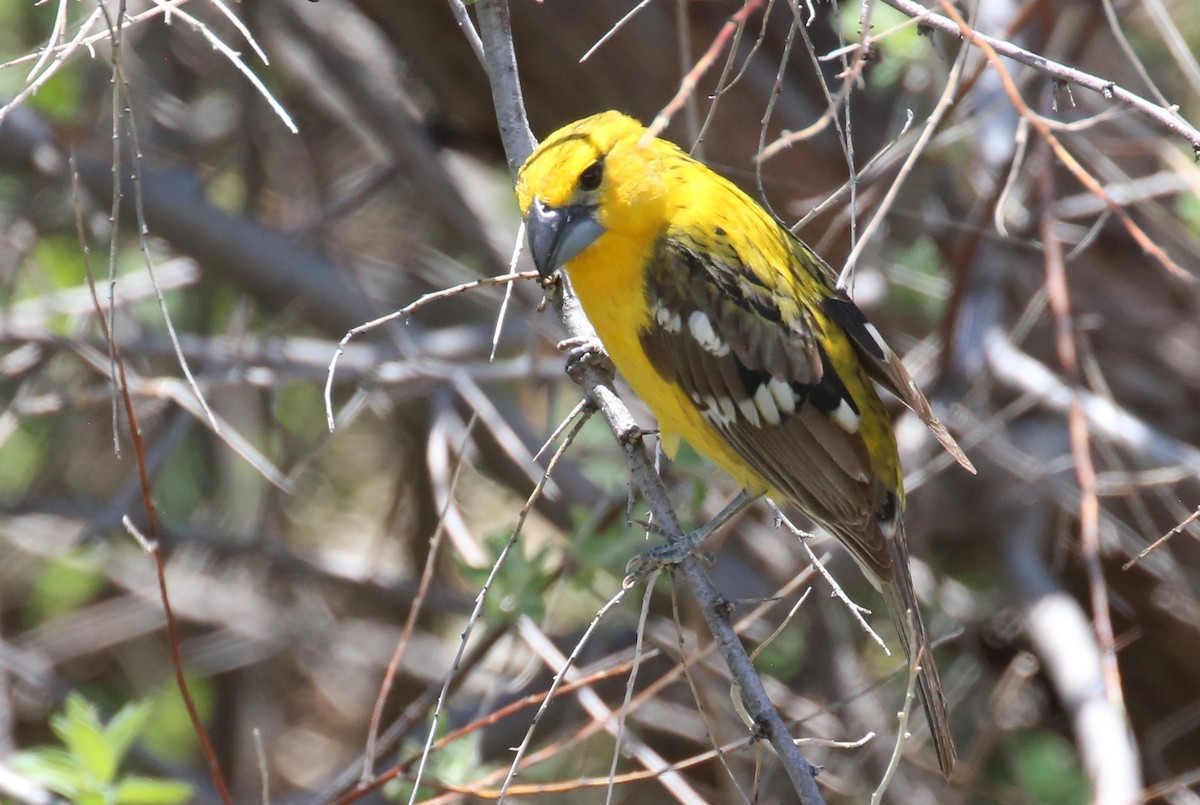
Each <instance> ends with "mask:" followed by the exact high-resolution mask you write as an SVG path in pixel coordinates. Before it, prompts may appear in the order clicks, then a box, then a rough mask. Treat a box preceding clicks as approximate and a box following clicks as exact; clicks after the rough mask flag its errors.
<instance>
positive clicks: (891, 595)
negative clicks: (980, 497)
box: [882, 524, 957, 777]
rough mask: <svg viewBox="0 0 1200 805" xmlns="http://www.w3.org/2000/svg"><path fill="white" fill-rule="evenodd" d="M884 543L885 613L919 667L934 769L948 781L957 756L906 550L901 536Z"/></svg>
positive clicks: (911, 659)
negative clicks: (887, 562)
mask: <svg viewBox="0 0 1200 805" xmlns="http://www.w3.org/2000/svg"><path fill="white" fill-rule="evenodd" d="M898 528H901V529H902V528H903V525H899V524H898ZM888 542H889V543H890V544H891V548H892V557H893V563H892V574H891V576H892V577H891V579H889V580H887V581H884V583H883V585H882V586H883V594H884V595H885V596H887V603H888V612H889V614H891V616H892V622H893V623H894V624H895V625H896V631H897V632H898V633H899V634H900V641H901V642H902V643H903V644H904V654H905V656H907V657H908V661H909V662H910V663H912V662H918V663H919V665H920V667H921V670H920V672H919V673H918V674H917V690H918V691H919V692H920V695H921V703H922V704H923V705H924V706H925V717H926V719H928V720H929V731H930V733H932V735H933V748H934V751H935V752H937V759H938V765H939V766H940V767H941V769H942V774H944V775H946V777H949V776H950V773H951V772H952V771H953V770H954V761H955V758H956V757H957V753H956V752H955V750H954V739H953V736H952V735H951V733H950V715H949V711H948V710H947V708H946V695H945V693H943V691H942V680H941V677H940V676H938V670H937V665H936V664H935V663H934V661H933V651H932V650H931V649H930V647H929V638H928V637H926V635H925V624H924V623H923V622H922V621H921V610H920V609H919V608H918V607H917V594H916V591H915V590H914V589H913V581H912V573H911V571H910V570H909V566H908V547H907V545H906V544H905V539H904V534H903V533H899V534H896V535H895V536H894V537H893V538H892V539H889V540H888Z"/></svg>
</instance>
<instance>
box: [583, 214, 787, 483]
mask: <svg viewBox="0 0 1200 805" xmlns="http://www.w3.org/2000/svg"><path fill="white" fill-rule="evenodd" d="M602 241H608V242H605V243H603V244H601V242H599V241H598V242H597V244H596V246H601V245H603V246H606V247H608V248H592V249H589V250H587V251H586V252H584V253H583V254H581V255H579V257H577V258H576V259H575V260H573V261H572V262H571V264H570V265H569V266H568V269H569V274H570V277H571V285H572V286H573V287H574V288H575V293H576V294H577V295H578V296H579V301H580V303H581V304H582V305H583V310H584V312H585V313H587V315H588V319H589V320H590V321H591V322H592V326H594V327H595V328H596V335H598V336H599V337H600V341H601V342H602V343H603V344H604V348H605V349H606V350H608V354H609V356H610V357H611V358H612V362H613V365H615V366H616V367H617V371H618V372H620V373H621V375H622V377H624V378H625V380H626V381H627V382H628V383H629V385H630V386H631V387H632V388H633V391H634V393H635V394H637V395H638V397H640V398H641V400H642V402H644V403H645V404H646V407H647V408H649V409H650V411H651V413H653V414H654V416H655V417H656V418H657V419H658V426H659V430H660V433H661V438H662V444H663V450H664V451H665V452H666V454H667V456H668V457H671V458H673V457H674V456H675V452H676V450H677V449H678V447H679V440H680V439H683V440H685V441H687V442H688V443H689V444H690V445H691V446H692V447H693V448H695V450H696V452H698V453H700V454H701V455H703V456H704V457H706V458H707V459H709V460H710V461H712V462H713V463H714V464H716V465H717V466H718V467H720V468H721V469H723V470H725V472H727V473H729V474H730V475H731V476H732V477H733V479H734V481H736V482H737V483H738V484H739V485H740V486H742V487H744V488H746V489H749V490H751V491H752V492H756V493H759V492H766V491H767V490H768V484H767V483H766V481H764V480H763V479H762V478H761V477H759V476H758V475H757V474H756V473H754V472H753V471H752V470H750V469H749V468H748V467H747V466H746V465H745V462H744V461H742V460H741V458H740V457H739V456H738V455H737V453H736V452H734V451H733V449H732V448H731V447H730V446H729V444H728V442H726V441H725V438H724V437H723V436H721V434H720V433H719V432H718V431H717V430H716V429H715V428H713V426H712V425H710V424H709V423H708V421H707V420H706V419H705V418H704V417H703V415H701V413H700V411H699V410H697V408H696V406H695V405H694V404H693V403H692V401H691V400H690V399H689V398H688V396H687V395H686V394H685V393H684V392H683V390H682V389H681V388H680V387H679V385H678V384H676V383H674V382H672V381H669V380H665V379H664V378H663V377H662V376H661V375H659V373H658V371H657V370H656V369H655V368H654V366H653V365H652V364H651V363H650V360H649V358H647V357H646V354H645V352H644V351H643V350H642V345H641V342H640V339H639V335H638V334H639V333H640V332H641V331H642V330H643V329H644V328H645V327H646V326H647V325H648V324H649V323H650V311H649V308H648V307H647V305H646V303H645V299H646V291H645V283H644V282H643V279H642V272H641V270H640V267H641V264H642V263H641V260H642V259H644V257H643V256H642V255H640V254H638V253H637V251H636V250H633V249H632V248H630V249H625V248H622V247H624V246H626V244H622V243H620V242H619V241H616V239H615V237H614V236H613V235H612V234H611V233H609V234H606V235H604V236H602ZM621 252H626V253H625V254H624V255H622V256H621V257H620V258H619V259H618V258H615V257H614V256H613V255H614V254H619V253H621Z"/></svg>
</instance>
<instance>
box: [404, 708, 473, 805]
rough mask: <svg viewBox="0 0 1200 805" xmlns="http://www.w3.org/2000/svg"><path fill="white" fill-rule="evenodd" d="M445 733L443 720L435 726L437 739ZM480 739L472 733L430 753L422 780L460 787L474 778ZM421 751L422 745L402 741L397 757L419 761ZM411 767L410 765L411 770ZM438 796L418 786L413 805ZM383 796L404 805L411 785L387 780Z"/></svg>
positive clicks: (422, 749)
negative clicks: (417, 759)
mask: <svg viewBox="0 0 1200 805" xmlns="http://www.w3.org/2000/svg"><path fill="white" fill-rule="evenodd" d="M449 729H450V725H449V724H448V723H447V721H446V719H445V718H443V719H442V720H441V721H440V722H439V726H438V737H439V738H440V737H442V736H444V735H445V734H446V733H447V732H448V731H449ZM480 735H482V732H479V731H476V732H473V733H471V734H469V735H465V736H463V737H462V738H459V739H458V740H456V741H453V742H451V743H448V744H446V745H445V746H442V747H439V748H438V749H436V750H434V751H433V752H431V753H430V755H429V762H428V763H427V764H426V765H425V773H424V777H423V779H425V780H437V781H439V782H443V783H449V784H451V785H464V784H466V783H468V782H470V781H471V780H472V779H475V778H476V777H478V776H479V774H480V766H481V763H480V759H479V749H478V737H479V736H480ZM424 749H425V744H424V742H423V741H405V743H404V747H403V749H402V751H401V753H400V756H401V757H405V758H414V757H420V755H421V753H422V752H423V751H424ZM415 767H416V766H415V764H414V766H413V768H415ZM439 793H440V792H439V791H436V790H434V789H432V788H426V787H424V786H422V787H421V790H420V791H419V792H418V796H417V801H418V802H424V801H426V800H430V799H433V798H434V797H436V796H437V795H438V794H439ZM383 795H384V796H385V797H386V798H387V799H389V800H391V801H393V802H408V801H409V800H410V799H411V798H412V783H411V782H410V781H408V780H403V779H394V780H391V781H390V782H388V783H387V785H385V786H384V787H383Z"/></svg>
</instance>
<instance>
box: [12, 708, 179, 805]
mask: <svg viewBox="0 0 1200 805" xmlns="http://www.w3.org/2000/svg"><path fill="white" fill-rule="evenodd" d="M149 716H150V706H149V705H147V704H144V703H140V704H139V703H132V704H129V705H126V706H125V707H123V708H122V709H121V711H120V712H119V713H117V714H116V715H115V716H113V718H112V720H111V721H109V722H108V724H107V725H105V724H102V723H101V721H100V714H99V713H98V712H97V711H96V708H95V707H93V706H92V705H91V704H90V703H89V702H88V701H87V700H86V699H84V698H83V696H81V695H79V694H78V693H72V694H71V695H70V696H68V697H67V703H66V706H65V707H64V709H63V712H62V713H60V714H58V715H56V716H54V717H53V718H51V719H50V728H51V729H52V730H53V731H54V734H55V735H56V736H57V737H58V739H59V740H60V741H62V743H63V747H65V748H63V749H59V748H56V747H40V748H37V749H31V750H28V751H25V752H18V753H15V754H14V755H13V756H12V757H11V758H9V763H10V764H11V765H12V767H13V768H14V769H15V770H16V771H18V772H20V773H21V774H24V775H26V776H27V777H29V778H30V779H32V780H34V781H36V782H37V783H39V784H41V785H43V786H45V787H46V788H48V789H50V790H51V791H53V792H54V793H56V794H59V795H61V796H64V797H66V798H67V799H69V800H70V801H71V802H74V803H79V804H80V805H172V803H176V802H185V801H186V800H187V799H188V798H189V797H191V795H192V788H191V786H190V785H188V784H187V783H182V782H177V781H174V780H163V779H157V778H153V777H139V776H136V775H125V776H120V777H119V776H118V772H119V770H120V766H121V761H122V760H123V759H124V757H125V755H126V753H128V752H129V749H130V748H131V747H132V746H133V742H134V740H136V739H137V737H138V735H139V733H141V731H142V729H143V728H144V727H145V726H146V720H147V718H148V717H149Z"/></svg>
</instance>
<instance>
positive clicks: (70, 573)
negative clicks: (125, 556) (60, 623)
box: [24, 549, 105, 623]
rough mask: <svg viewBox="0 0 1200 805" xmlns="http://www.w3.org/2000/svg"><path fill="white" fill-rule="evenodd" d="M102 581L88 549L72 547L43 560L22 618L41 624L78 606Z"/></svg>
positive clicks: (103, 577) (101, 584)
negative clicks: (67, 550) (70, 549)
mask: <svg viewBox="0 0 1200 805" xmlns="http://www.w3.org/2000/svg"><path fill="white" fill-rule="evenodd" d="M104 584H105V576H104V574H103V573H101V572H100V568H99V567H98V566H97V565H96V563H95V562H93V561H92V557H91V555H90V552H89V551H86V550H82V549H80V550H74V551H72V552H70V553H68V554H66V555H65V556H61V557H59V558H57V559H55V560H53V561H51V562H48V563H46V565H45V567H43V568H42V572H41V573H40V574H38V577H37V579H36V580H35V581H34V583H33V589H32V590H31V591H30V594H29V599H28V601H27V602H26V608H25V613H24V615H25V617H26V618H27V619H28V621H29V622H30V623H40V622H42V621H45V620H49V619H50V618H55V617H58V616H60V615H65V614H67V613H69V612H73V611H74V610H76V609H78V608H79V606H81V605H82V604H83V603H84V602H85V601H87V600H88V599H89V598H91V597H92V596H93V595H94V594H95V593H96V592H97V591H99V590H100V589H101V588H102V587H103V586H104Z"/></svg>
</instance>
